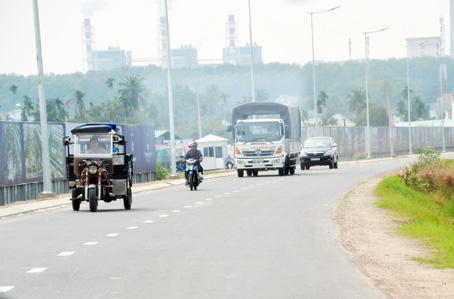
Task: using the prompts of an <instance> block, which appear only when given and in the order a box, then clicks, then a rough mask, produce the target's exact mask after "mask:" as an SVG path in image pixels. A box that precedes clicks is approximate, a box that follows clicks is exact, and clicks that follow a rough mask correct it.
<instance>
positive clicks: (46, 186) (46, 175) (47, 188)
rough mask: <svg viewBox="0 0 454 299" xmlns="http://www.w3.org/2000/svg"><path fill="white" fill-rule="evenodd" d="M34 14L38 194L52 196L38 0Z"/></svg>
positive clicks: (35, 1)
mask: <svg viewBox="0 0 454 299" xmlns="http://www.w3.org/2000/svg"><path fill="white" fill-rule="evenodd" d="M33 15H34V21H35V41H36V62H37V65H38V93H39V111H40V113H39V115H40V122H41V146H42V150H43V152H42V160H43V161H42V162H43V192H42V193H40V194H39V195H38V196H39V197H40V198H41V197H50V196H53V195H55V194H54V193H53V192H52V181H51V171H50V158H49V157H50V155H49V134H48V133H47V111H46V96H45V95H44V70H43V53H42V50H41V33H40V26H39V12H38V0H33Z"/></svg>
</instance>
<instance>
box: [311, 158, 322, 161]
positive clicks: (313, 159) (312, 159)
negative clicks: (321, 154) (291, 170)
mask: <svg viewBox="0 0 454 299" xmlns="http://www.w3.org/2000/svg"><path fill="white" fill-rule="evenodd" d="M311 161H320V158H311Z"/></svg>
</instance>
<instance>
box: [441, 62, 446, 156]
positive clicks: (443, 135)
mask: <svg viewBox="0 0 454 299" xmlns="http://www.w3.org/2000/svg"><path fill="white" fill-rule="evenodd" d="M441 59H442V56H441V54H440V117H441V142H442V146H443V152H446V147H445V115H444V111H443V79H444V68H443V64H442V60H441Z"/></svg>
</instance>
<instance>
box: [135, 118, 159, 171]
mask: <svg viewBox="0 0 454 299" xmlns="http://www.w3.org/2000/svg"><path fill="white" fill-rule="evenodd" d="M140 148H141V149H142V153H141V154H142V157H141V164H142V167H143V168H142V172H156V144H155V136H154V126H146V125H142V126H140ZM134 167H135V165H134ZM134 171H135V170H134Z"/></svg>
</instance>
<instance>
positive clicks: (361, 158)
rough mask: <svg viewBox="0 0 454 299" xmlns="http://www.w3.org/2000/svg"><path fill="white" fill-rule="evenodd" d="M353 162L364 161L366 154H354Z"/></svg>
mask: <svg viewBox="0 0 454 299" xmlns="http://www.w3.org/2000/svg"><path fill="white" fill-rule="evenodd" d="M353 157H354V158H355V160H364V159H367V154H366V153H356V154H355V155H354V156H353Z"/></svg>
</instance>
